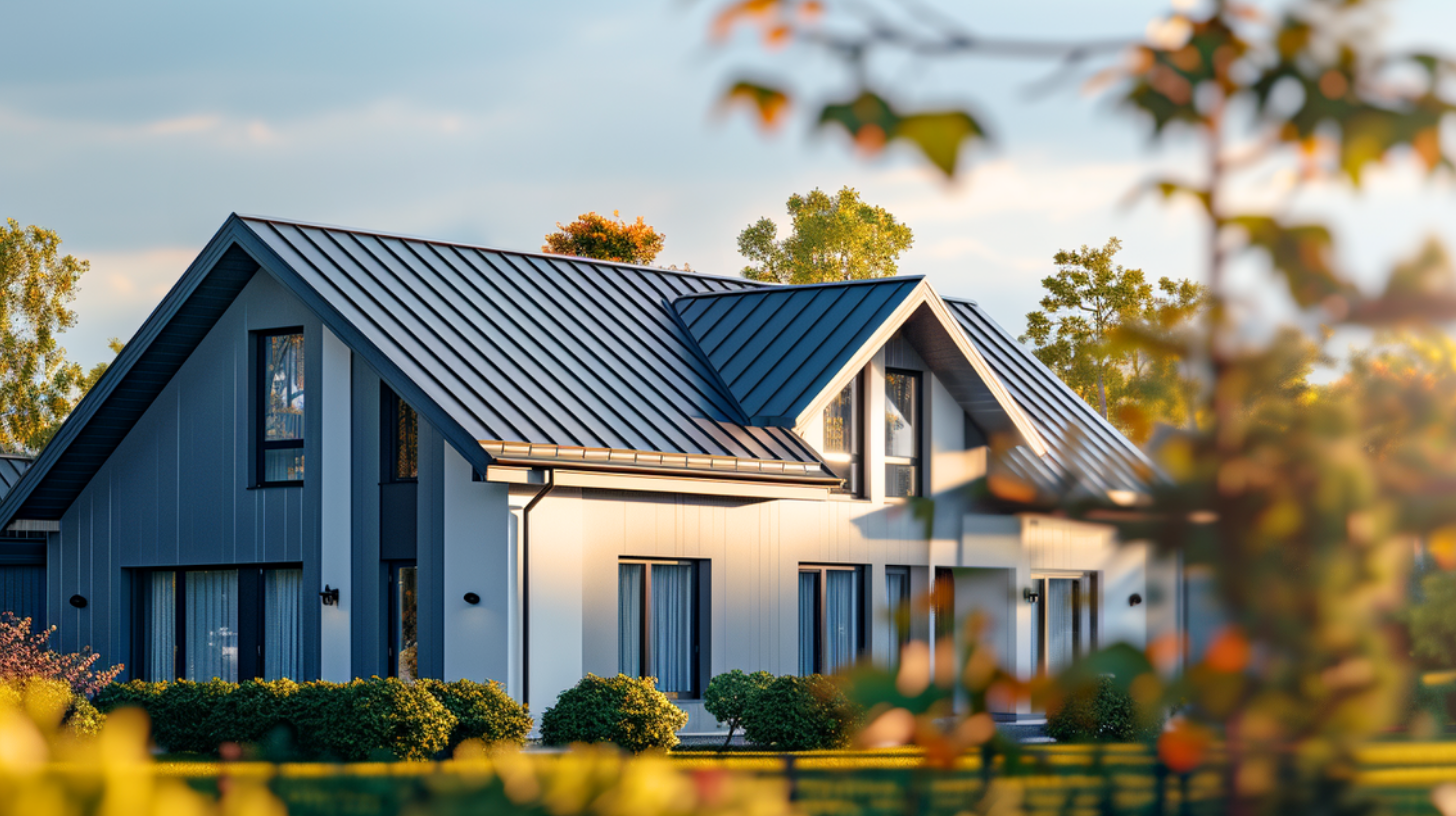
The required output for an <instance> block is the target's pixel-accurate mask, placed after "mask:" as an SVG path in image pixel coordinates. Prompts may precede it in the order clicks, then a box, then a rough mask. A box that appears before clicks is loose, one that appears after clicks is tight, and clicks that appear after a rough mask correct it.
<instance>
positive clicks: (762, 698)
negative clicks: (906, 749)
mask: <svg viewBox="0 0 1456 816" xmlns="http://www.w3.org/2000/svg"><path fill="white" fill-rule="evenodd" d="M863 716H864V712H863V711H861V710H860V708H859V706H857V705H855V704H854V703H852V702H850V700H849V698H847V697H845V696H844V692H843V691H841V690H840V688H839V686H837V685H835V683H834V681H833V680H830V679H829V678H827V677H825V676H823V675H821V674H811V675H809V676H807V677H795V676H794V675H784V676H783V677H779V678H777V679H775V680H774V681H773V682H772V683H769V684H768V685H766V686H764V687H763V689H762V690H760V691H758V692H757V693H756V694H754V695H753V699H752V701H751V702H750V703H749V704H748V705H747V706H746V707H745V710H744V717H743V733H744V736H746V737H747V738H748V741H749V742H751V743H753V744H754V745H758V746H760V747H763V748H772V749H774V750H776V751H817V750H824V749H829V748H843V747H845V746H846V745H848V744H849V742H850V740H851V739H852V738H853V737H854V733H855V731H856V730H857V729H858V728H859V726H860V720H861V719H863Z"/></svg>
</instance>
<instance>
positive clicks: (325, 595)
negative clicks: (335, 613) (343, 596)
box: [319, 584, 339, 606]
mask: <svg viewBox="0 0 1456 816" xmlns="http://www.w3.org/2000/svg"><path fill="white" fill-rule="evenodd" d="M319 598H321V599H323V602H324V606H338V605H339V588H338V587H333V588H330V587H329V585H328V584H324V591H323V592H320V593H319Z"/></svg>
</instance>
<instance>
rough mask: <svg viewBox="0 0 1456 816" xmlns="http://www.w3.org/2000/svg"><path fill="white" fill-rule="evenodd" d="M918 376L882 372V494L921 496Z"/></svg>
mask: <svg viewBox="0 0 1456 816" xmlns="http://www.w3.org/2000/svg"><path fill="white" fill-rule="evenodd" d="M920 480H921V473H920V375H919V374H917V373H916V372H913V371H896V370H894V369H891V370H889V371H887V372H885V495H886V496H918V495H920Z"/></svg>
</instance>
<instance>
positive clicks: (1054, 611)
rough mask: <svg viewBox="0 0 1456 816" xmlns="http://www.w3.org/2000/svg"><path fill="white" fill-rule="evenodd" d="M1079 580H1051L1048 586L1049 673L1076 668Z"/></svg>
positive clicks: (1047, 637)
mask: <svg viewBox="0 0 1456 816" xmlns="http://www.w3.org/2000/svg"><path fill="white" fill-rule="evenodd" d="M1075 583H1076V581H1075V580H1070V579H1066V578H1051V579H1048V580H1047V582H1046V598H1045V603H1046V656H1047V661H1046V662H1047V666H1046V667H1047V671H1049V672H1058V671H1061V670H1062V669H1064V668H1066V667H1067V666H1070V665H1072V659H1073V658H1074V657H1075V656H1076V640H1075V630H1074V626H1075V622H1074V620H1073V619H1074V618H1075V617H1076V615H1077V604H1076V596H1075V594H1074V592H1073V584H1075Z"/></svg>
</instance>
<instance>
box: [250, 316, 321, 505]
mask: <svg viewBox="0 0 1456 816" xmlns="http://www.w3.org/2000/svg"><path fill="white" fill-rule="evenodd" d="M252 334H253V391H254V392H255V393H254V394H253V412H254V414H255V416H254V419H253V468H254V479H253V486H254V487H303V483H304V480H303V479H285V480H272V481H270V480H269V479H268V478H267V473H268V451H271V450H295V449H296V450H305V448H306V443H307V440H308V432H307V424H308V419H307V417H308V405H309V399H308V381H307V376H308V375H307V372H308V369H307V364H308V356H307V355H308V337H307V335H306V333H305V332H304V330H303V327H302V326H291V327H287V328H279V329H266V330H263V331H255V332H253V333H252ZM295 334H296V335H298V336H299V337H301V338H303V340H302V349H303V352H302V353H303V355H304V365H305V368H304V376H305V380H304V386H303V400H304V402H303V405H304V408H303V410H304V425H305V431H304V434H303V437H302V438H300V439H277V440H271V441H270V440H269V439H268V429H267V424H268V393H269V390H268V353H267V345H268V341H269V340H270V339H271V338H274V337H286V336H289V335H295ZM304 472H305V473H307V453H306V450H305V468H304Z"/></svg>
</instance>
